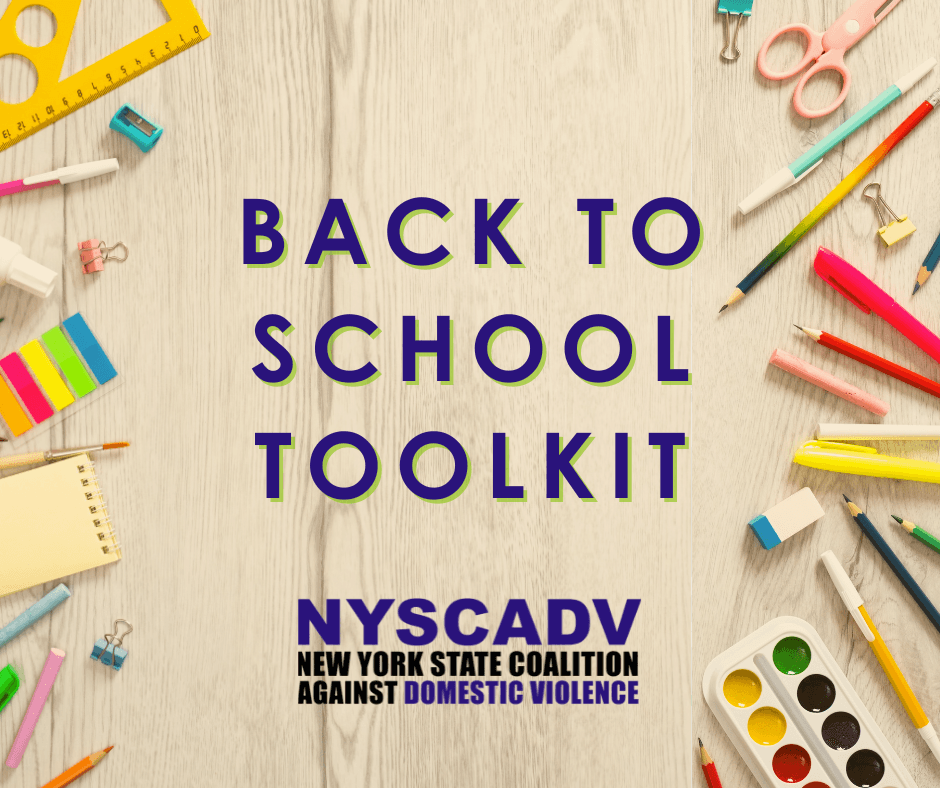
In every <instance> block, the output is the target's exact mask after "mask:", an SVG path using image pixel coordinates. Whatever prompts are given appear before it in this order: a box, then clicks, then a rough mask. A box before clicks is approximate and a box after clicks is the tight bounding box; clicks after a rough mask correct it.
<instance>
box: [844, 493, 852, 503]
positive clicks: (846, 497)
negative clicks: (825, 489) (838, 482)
mask: <svg viewBox="0 0 940 788" xmlns="http://www.w3.org/2000/svg"><path fill="white" fill-rule="evenodd" d="M842 497H843V498H845V502H846V503H852V501H851V499H850V498H849V496H848V495H846V494H845V493H842Z"/></svg>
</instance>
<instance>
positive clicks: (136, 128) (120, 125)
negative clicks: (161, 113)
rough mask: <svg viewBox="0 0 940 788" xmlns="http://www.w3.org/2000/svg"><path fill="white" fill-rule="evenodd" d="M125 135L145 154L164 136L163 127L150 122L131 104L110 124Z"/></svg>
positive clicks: (118, 112)
mask: <svg viewBox="0 0 940 788" xmlns="http://www.w3.org/2000/svg"><path fill="white" fill-rule="evenodd" d="M109 125H110V126H111V128H112V129H114V130H115V131H116V132H118V133H120V134H123V135H124V136H125V137H127V138H128V139H129V140H130V141H131V142H133V143H134V144H135V145H136V146H137V147H138V148H140V149H141V150H142V151H143V152H144V153H146V152H147V151H149V150H150V149H151V148H152V147H153V146H154V145H156V144H157V140H158V139H160V137H161V136H162V135H163V126H160V125H159V124H157V123H154V122H153V121H152V120H148V119H147V118H145V117H144V116H143V115H141V114H140V113H139V112H138V111H137V110H136V109H134V108H133V107H132V106H131V105H130V104H125V105H123V106H122V107H121V108H120V109H119V110H118V111H117V112H116V113H115V115H114V117H113V118H111V123H110V124H109Z"/></svg>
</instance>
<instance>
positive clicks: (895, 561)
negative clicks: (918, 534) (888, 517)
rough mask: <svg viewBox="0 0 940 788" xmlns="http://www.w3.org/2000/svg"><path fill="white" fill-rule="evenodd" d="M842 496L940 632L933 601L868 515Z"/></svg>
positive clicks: (877, 548)
mask: <svg viewBox="0 0 940 788" xmlns="http://www.w3.org/2000/svg"><path fill="white" fill-rule="evenodd" d="M842 497H843V498H845V503H846V506H848V507H849V512H850V513H851V515H852V519H853V520H855V522H856V523H857V524H858V527H859V528H861V529H862V533H863V534H865V536H867V537H868V539H869V541H870V542H871V543H872V544H873V545H874V546H875V549H876V550H877V551H878V552H879V553H881V557H882V558H884V560H885V562H886V563H887V564H888V566H890V567H891V570H892V571H893V572H894V574H895V575H897V578H898V580H900V581H901V585H903V586H904V587H905V588H906V589H907V591H908V593H909V594H910V595H911V596H912V597H914V601H915V602H916V603H917V605H918V607H920V609H921V610H923V611H924V615H926V616H927V618H929V619H930V623H931V624H933V625H934V629H936V630H937V632H940V612H938V611H937V608H936V607H934V604H933V602H931V601H930V599H929V598H928V596H927V595H926V594H925V593H924V591H923V589H922V588H921V587H920V586H919V585H917V581H916V580H915V579H914V578H913V577H911V573H910V572H908V571H907V569H906V568H905V567H904V564H902V563H901V559H900V558H898V557H897V556H896V555H895V554H894V550H892V549H891V548H890V547H889V546H888V543H887V542H886V541H885V540H884V538H883V537H882V536H881V534H880V533H878V529H877V528H875V524H874V523H873V522H872V521H871V520H869V519H868V515H866V514H865V512H863V511H862V510H861V509H859V508H858V506H856V505H855V504H854V503H852V501H850V500H849V496H847V495H846V494H845V493H843V494H842Z"/></svg>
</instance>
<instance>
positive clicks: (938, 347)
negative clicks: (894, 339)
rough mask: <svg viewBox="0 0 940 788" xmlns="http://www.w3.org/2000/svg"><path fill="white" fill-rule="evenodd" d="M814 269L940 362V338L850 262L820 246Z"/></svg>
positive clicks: (842, 293)
mask: <svg viewBox="0 0 940 788" xmlns="http://www.w3.org/2000/svg"><path fill="white" fill-rule="evenodd" d="M813 268H814V269H815V270H816V273H817V274H818V275H819V278H820V279H822V280H823V281H824V282H825V283H826V284H828V285H829V286H830V287H832V288H833V289H834V290H835V291H836V292H837V293H839V294H840V295H842V296H845V298H847V299H848V300H849V301H851V302H852V303H853V304H855V306H857V307H858V308H859V309H861V310H862V311H863V312H864V313H865V314H866V315H870V314H871V313H872V312H874V313H875V314H876V315H878V317H880V318H882V319H883V320H887V321H888V322H889V323H890V324H891V325H892V326H893V327H894V328H895V329H897V330H898V331H900V332H901V333H902V334H904V336H906V337H907V338H908V339H909V340H911V342H913V343H914V344H915V345H917V347H919V348H920V349H921V350H923V351H924V352H925V353H927V354H928V355H930V356H931V357H932V358H933V359H934V361H940V337H938V336H937V335H936V334H934V333H933V331H931V330H930V329H929V328H927V326H925V325H924V324H923V323H921V322H920V321H919V320H918V319H917V318H916V317H914V316H913V315H912V314H911V313H910V312H908V311H907V310H906V309H905V308H904V307H902V306H901V305H900V304H899V303H898V302H897V301H895V300H894V299H893V298H892V297H891V296H890V295H888V294H887V293H886V292H885V291H884V290H882V289H881V288H880V287H878V285H876V284H875V283H874V282H872V281H871V279H869V278H868V277H867V276H865V274H863V273H862V272H861V271H859V270H858V269H857V268H855V267H854V266H853V265H851V264H850V263H849V262H847V261H846V260H843V259H842V258H841V257H839V255H837V254H836V253H835V252H833V251H831V250H829V249H826V248H825V247H823V246H820V247H819V251H818V252H817V253H816V260H815V262H814V263H813Z"/></svg>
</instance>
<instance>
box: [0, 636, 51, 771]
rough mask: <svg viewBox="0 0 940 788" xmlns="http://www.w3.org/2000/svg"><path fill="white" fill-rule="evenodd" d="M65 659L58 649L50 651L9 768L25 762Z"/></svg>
mask: <svg viewBox="0 0 940 788" xmlns="http://www.w3.org/2000/svg"><path fill="white" fill-rule="evenodd" d="M63 659H65V652H64V651H60V650H59V649H57V648H54V649H50V650H49V656H48V657H46V664H45V665H43V666H42V673H40V674H39V682H38V683H37V684H36V689H34V690H33V697H32V698H30V700H29V706H28V707H27V709H26V716H25V717H23V722H22V723H20V729H19V731H17V733H16V738H15V739H14V740H13V746H12V747H11V748H10V754H9V755H8V756H7V766H9V767H10V768H11V769H15V768H16V767H17V766H19V765H20V761H22V760H23V754H24V753H25V752H26V745H27V744H29V740H30V739H31V738H32V735H33V731H34V730H36V723H37V722H39V715H40V714H42V708H43V706H45V705H46V698H48V697H49V693H50V692H52V685H53V684H54V683H55V677H56V676H57V675H58V674H59V668H60V667H61V666H62V660H63Z"/></svg>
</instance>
